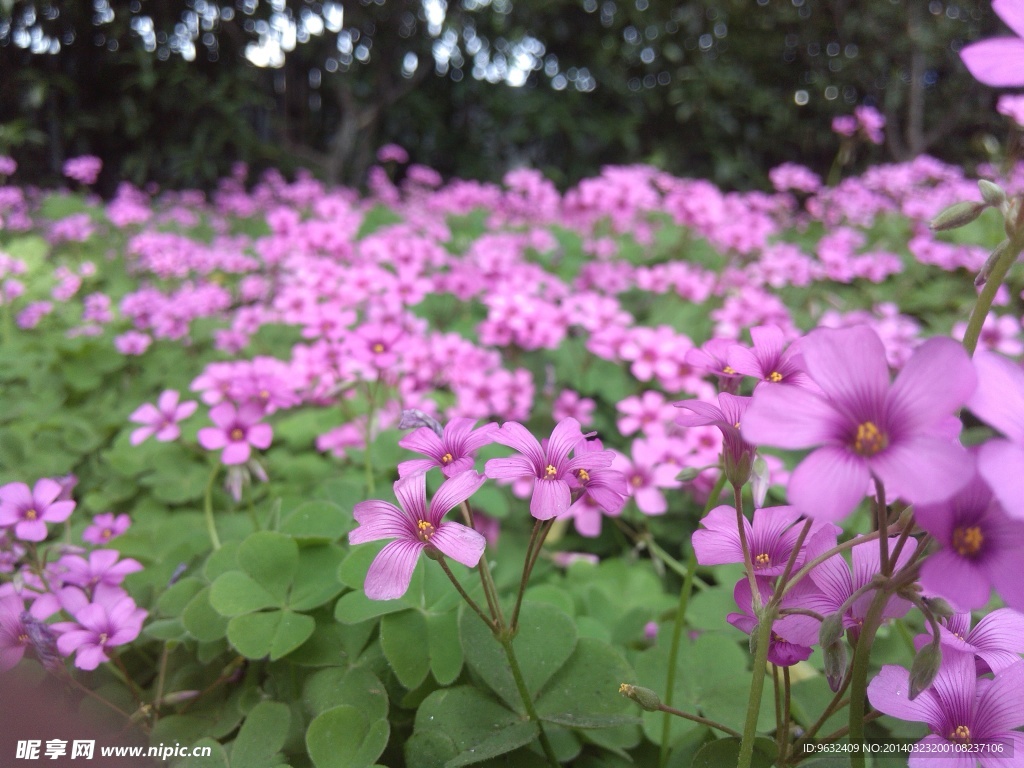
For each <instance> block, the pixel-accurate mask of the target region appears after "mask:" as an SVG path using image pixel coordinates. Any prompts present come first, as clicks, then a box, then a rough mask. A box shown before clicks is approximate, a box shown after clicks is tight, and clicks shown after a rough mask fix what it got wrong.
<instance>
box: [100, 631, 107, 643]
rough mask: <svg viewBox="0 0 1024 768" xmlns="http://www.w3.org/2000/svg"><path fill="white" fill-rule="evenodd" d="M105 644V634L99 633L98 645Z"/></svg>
mask: <svg viewBox="0 0 1024 768" xmlns="http://www.w3.org/2000/svg"><path fill="white" fill-rule="evenodd" d="M106 642H107V633H106V632H101V633H100V637H99V644H100V645H105V644H106Z"/></svg>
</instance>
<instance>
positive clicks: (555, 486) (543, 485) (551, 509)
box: [530, 479, 572, 520]
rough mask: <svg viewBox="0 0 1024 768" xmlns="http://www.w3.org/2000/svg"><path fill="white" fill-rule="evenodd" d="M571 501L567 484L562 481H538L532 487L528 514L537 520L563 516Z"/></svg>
mask: <svg viewBox="0 0 1024 768" xmlns="http://www.w3.org/2000/svg"><path fill="white" fill-rule="evenodd" d="M571 501H572V493H571V491H570V490H569V484H568V483H566V482H565V481H564V480H545V479H541V480H538V481H537V482H536V483H534V485H533V496H532V497H531V499H530V514H531V515H533V516H534V517H535V518H537V519H538V520H550V519H551V518H552V517H558V516H559V515H564V514H565V513H566V511H567V510H568V509H569V504H570V503H571Z"/></svg>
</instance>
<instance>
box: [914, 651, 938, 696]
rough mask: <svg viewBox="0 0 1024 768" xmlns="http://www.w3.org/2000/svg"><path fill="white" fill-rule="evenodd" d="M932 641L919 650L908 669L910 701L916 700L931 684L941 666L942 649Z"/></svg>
mask: <svg viewBox="0 0 1024 768" xmlns="http://www.w3.org/2000/svg"><path fill="white" fill-rule="evenodd" d="M937 640H938V638H936V641H933V642H931V643H929V644H928V645H926V646H925V647H924V648H922V649H921V651H920V653H918V654H917V656H915V657H914V663H913V665H911V667H910V700H911V701H913V700H914V699H916V698H917V697H918V696H919V695H920V693H921V691H923V690H924V689H925V688H927V687H928V686H929V685H931V684H932V681H933V680H935V676H936V675H937V674H939V667H941V666H942V649H941V648H940V646H939V643H938V642H937Z"/></svg>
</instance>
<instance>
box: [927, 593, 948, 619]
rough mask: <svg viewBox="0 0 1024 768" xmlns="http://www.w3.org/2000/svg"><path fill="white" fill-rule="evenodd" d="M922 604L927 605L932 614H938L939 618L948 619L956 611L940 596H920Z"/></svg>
mask: <svg viewBox="0 0 1024 768" xmlns="http://www.w3.org/2000/svg"><path fill="white" fill-rule="evenodd" d="M921 599H922V600H923V601H924V604H925V605H926V606H927V607H928V610H930V611H931V612H932V615H933V616H938V617H939V618H940V619H948V618H949V617H950V616H952V615H953V614H954V613H956V611H955V610H954V609H953V606H951V605H950V604H949V603H947V602H946V601H945V600H943V599H942V598H941V597H922V598H921Z"/></svg>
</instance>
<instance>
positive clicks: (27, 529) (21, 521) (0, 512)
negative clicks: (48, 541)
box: [0, 477, 75, 541]
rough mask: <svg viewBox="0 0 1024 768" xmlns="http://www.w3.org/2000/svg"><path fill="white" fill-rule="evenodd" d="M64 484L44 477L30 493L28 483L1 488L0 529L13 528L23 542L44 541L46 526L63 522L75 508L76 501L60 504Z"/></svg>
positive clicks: (10, 484)
mask: <svg viewBox="0 0 1024 768" xmlns="http://www.w3.org/2000/svg"><path fill="white" fill-rule="evenodd" d="M61 490H62V487H61V484H60V483H58V482H57V481H56V480H51V479H49V478H45V477H44V478H42V479H41V480H38V481H36V484H35V487H34V488H33V489H32V490H31V491H30V490H29V488H28V486H27V485H25V483H8V484H7V485H5V486H2V487H0V526H14V535H15V536H17V537H18V538H19V539H21V540H22V541H43V540H44V539H45V538H46V536H47V534H48V531H47V529H46V524H47V523H63V522H64V521H65V520H67V519H68V517H70V515H71V513H72V512H73V511H74V509H75V502H73V501H57V497H58V496H60V494H61Z"/></svg>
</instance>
